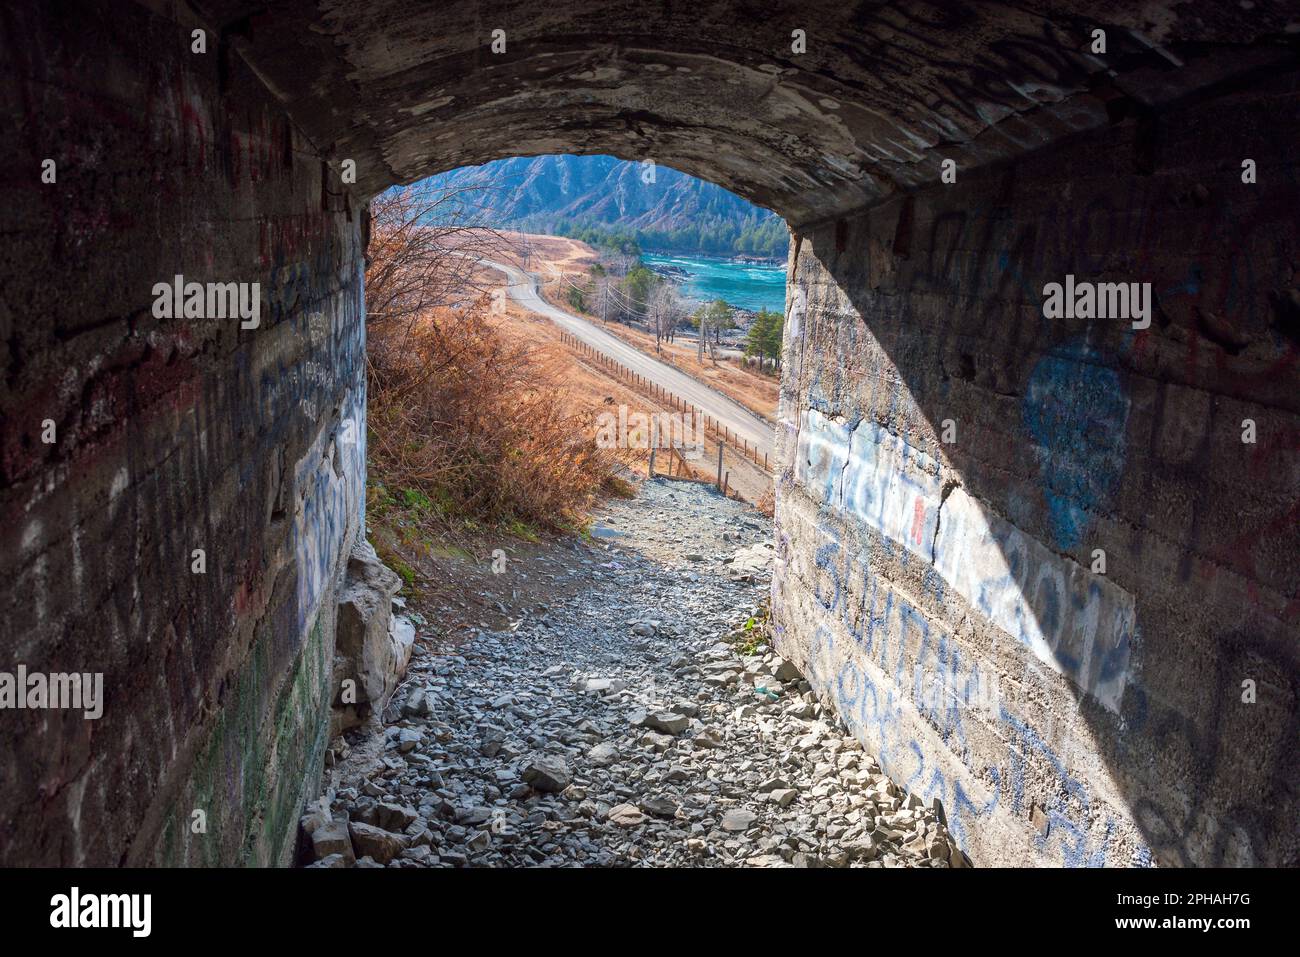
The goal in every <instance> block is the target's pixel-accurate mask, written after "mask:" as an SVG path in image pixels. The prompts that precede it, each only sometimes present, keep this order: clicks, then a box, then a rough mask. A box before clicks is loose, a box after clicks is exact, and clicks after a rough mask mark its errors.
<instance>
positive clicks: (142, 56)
mask: <svg viewBox="0 0 1300 957" xmlns="http://www.w3.org/2000/svg"><path fill="white" fill-rule="evenodd" d="M182 9H183V8H182ZM182 17H183V15H182ZM194 26H196V24H192V23H185V22H180V23H177V22H174V21H172V20H169V19H163V18H161V17H158V16H155V15H153V14H151V13H150V12H149V11H148V10H146V9H145V8H143V7H140V6H137V5H135V4H127V3H119V4H105V5H100V4H90V3H86V4H60V5H56V6H55V7H49V8H45V7H43V6H41V5H36V4H32V5H19V6H17V7H13V8H10V9H7V10H6V11H5V13H4V14H3V15H0V32H2V33H3V36H2V37H0V49H4V50H5V51H6V56H5V58H4V60H3V62H0V123H3V124H4V125H3V127H0V142H2V143H3V144H4V147H5V148H4V155H5V164H6V169H7V170H8V171H9V175H7V176H6V177H4V179H3V181H0V204H3V206H4V208H5V216H4V222H5V223H6V231H5V236H4V242H3V251H0V343H3V364H4V371H5V375H4V377H3V380H0V390H3V391H0V580H3V581H4V582H5V587H4V588H3V589H2V590H0V595H2V596H3V597H2V598H0V602H2V605H0V621H3V623H4V634H3V640H2V641H0V650H2V652H3V654H0V669H3V670H5V671H10V672H12V671H13V670H14V669H15V668H16V666H17V665H19V664H23V665H26V666H27V667H28V668H29V669H32V670H44V671H63V672H68V671H78V672H102V673H103V674H104V690H105V697H106V706H105V709H104V713H103V716H102V717H101V718H99V719H98V720H86V719H84V718H83V717H82V715H81V714H80V713H75V714H73V713H70V712H67V711H14V710H7V711H4V712H3V713H0V864H3V865H12V864H17V863H25V864H31V863H40V864H56V863H63V864H101V865H103V864H119V863H163V864H171V863H178V864H179V863H189V864H196V863H204V864H214V863H235V862H247V863H272V862H276V861H283V860H285V859H286V858H287V857H288V855H289V854H290V853H291V851H292V844H293V839H294V835H295V833H296V825H297V819H298V816H299V813H300V811H301V806H302V801H303V798H304V794H305V793H307V792H314V790H315V781H316V780H317V779H318V778H319V775H320V770H321V765H322V760H323V753H324V747H325V743H326V742H325V740H324V735H325V728H326V720H325V714H326V712H327V709H328V700H327V695H328V687H327V686H328V681H329V675H330V668H331V665H332V658H333V641H334V634H333V630H334V616H333V607H334V605H333V594H334V590H335V587H336V584H337V580H338V574H339V571H340V569H341V567H342V565H341V563H342V560H343V558H344V556H345V555H346V553H347V551H348V546H349V545H350V544H351V542H352V541H353V540H354V539H355V537H356V535H357V530H358V527H359V525H358V523H359V521H360V518H361V503H362V493H363V488H364V462H365V455H364V451H365V450H364V443H365V429H364V417H365V369H364V333H363V315H362V309H363V306H362V297H361V271H362V267H361V262H360V254H361V222H360V211H359V210H358V209H357V207H356V204H355V202H354V201H352V200H349V198H348V197H347V196H346V195H345V194H344V193H343V192H342V190H341V188H340V187H339V186H337V184H336V178H333V182H332V181H331V177H329V176H328V175H327V170H326V168H325V167H324V166H323V164H322V162H321V160H320V158H319V156H318V155H317V154H316V151H315V150H314V149H313V147H312V145H311V144H310V143H308V142H306V141H305V140H304V139H303V137H302V136H301V135H300V134H299V133H298V132H297V131H296V130H295V128H294V127H293V126H292V125H291V124H290V122H289V121H288V120H287V119H286V117H285V116H284V114H283V113H282V112H281V111H280V110H279V109H278V107H277V106H276V105H275V104H274V102H273V101H271V100H270V98H269V97H268V95H267V94H266V92H265V89H264V88H263V86H262V84H261V83H260V81H259V80H257V78H255V77H254V76H252V75H251V74H250V73H249V72H248V70H247V69H246V68H245V67H244V66H243V63H242V61H241V60H240V59H239V58H238V57H237V56H232V55H231V52H230V50H229V48H228V47H227V45H226V43H225V41H224V40H223V39H222V38H220V37H218V36H217V35H216V34H213V33H209V34H208V36H207V52H206V53H202V54H200V53H194V52H192V51H191V43H192V39H191V33H190V31H191V29H192V28H193V27H194ZM46 158H49V159H53V160H54V161H55V162H56V164H57V166H56V170H57V180H56V182H55V183H53V184H48V183H43V182H42V181H41V172H42V160H44V159H46ZM323 177H324V178H325V181H323ZM177 273H180V274H183V275H184V276H185V278H186V280H190V281H199V282H209V281H220V282H258V283H260V285H261V307H262V308H261V322H260V326H259V327H258V328H256V329H241V328H240V323H239V321H238V320H225V319H157V318H154V315H153V312H152V304H153V301H154V295H153V286H154V284H155V283H158V282H166V281H170V280H171V279H172V277H173V276H174V275H175V274H177ZM47 419H49V420H52V421H53V422H54V424H55V426H56V441H55V442H53V443H52V444H46V443H45V442H43V441H42V430H43V423H44V422H45V420H47ZM196 548H202V549H205V550H206V573H204V574H194V573H193V572H192V550H193V549H196ZM322 609H326V611H324V612H322ZM195 810H201V811H203V812H205V815H206V833H193V828H192V826H191V825H192V822H194V821H195V820H196V818H195V817H194V816H193V813H192V812H193V811H195Z"/></svg>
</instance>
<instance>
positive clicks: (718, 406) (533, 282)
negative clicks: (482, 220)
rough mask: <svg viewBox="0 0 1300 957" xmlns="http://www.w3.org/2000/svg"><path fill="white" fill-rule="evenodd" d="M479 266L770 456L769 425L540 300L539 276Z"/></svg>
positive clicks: (522, 300)
mask: <svg viewBox="0 0 1300 957" xmlns="http://www.w3.org/2000/svg"><path fill="white" fill-rule="evenodd" d="M483 265H485V266H490V267H491V268H492V269H495V270H497V271H498V272H503V273H505V275H506V277H507V278H508V279H509V280H510V285H509V290H510V296H511V298H512V299H514V300H515V301H516V302H517V303H519V304H520V305H521V306H523V307H524V308H525V309H529V310H531V311H532V312H535V313H537V314H538V315H542V316H546V317H547V318H548V319H550V320H551V321H552V322H554V323H555V324H556V325H558V326H560V327H561V328H562V329H564V330H565V331H566V332H569V333H572V334H573V335H574V336H576V337H577V338H578V339H581V340H582V341H583V342H585V343H586V344H587V345H589V346H591V347H592V348H593V349H596V350H597V351H598V352H602V353H604V354H605V355H607V356H609V357H610V358H612V359H616V360H618V361H619V362H621V363H622V364H623V365H624V367H626V368H628V369H631V370H633V371H634V372H637V373H639V374H640V375H643V376H645V377H646V378H647V379H649V380H651V381H652V382H656V383H658V384H659V385H661V386H663V387H664V388H665V389H667V390H668V391H669V392H673V393H675V394H676V395H677V396H678V397H680V398H682V399H685V400H686V401H687V402H689V403H691V404H693V405H695V406H696V407H697V408H699V409H702V410H703V411H704V412H705V413H707V414H708V416H709V417H710V418H712V419H716V420H717V421H719V422H721V423H723V424H724V425H726V426H727V428H729V429H730V430H731V431H732V433H734V434H735V435H738V436H740V437H741V438H743V439H746V440H747V441H748V442H749V443H750V445H752V446H754V447H755V448H757V449H758V454H759V455H763V454H767V455H769V456H771V455H772V453H773V443H774V440H775V434H774V431H773V429H772V427H771V426H770V425H768V424H767V423H766V422H764V421H763V420H762V419H760V418H759V417H758V416H756V415H754V414H753V413H752V412H750V411H749V410H748V409H746V408H744V407H743V406H741V405H739V404H738V403H736V402H734V401H732V400H731V399H729V398H727V397H726V396H725V395H723V394H722V393H720V392H718V391H716V390H714V389H711V388H709V387H708V386H707V385H704V384H703V383H702V382H700V381H699V380H697V379H693V378H691V377H690V376H688V375H687V374H686V373H684V372H681V371H679V370H678V369H675V368H673V367H672V366H670V365H668V364H667V363H666V362H660V361H659V360H658V359H655V358H652V357H651V356H648V355H646V354H645V353H644V352H642V351H641V350H640V349H637V348H636V347H635V346H630V345H628V344H627V343H626V342H624V341H623V340H622V339H620V338H618V337H617V336H614V335H611V334H610V333H608V332H606V331H605V330H604V329H601V328H600V327H599V326H597V325H594V324H592V323H590V322H588V321H587V320H586V319H582V318H580V317H578V316H575V315H573V314H572V313H568V312H565V311H564V310H563V309H557V308H556V307H555V306H552V305H551V304H550V303H549V302H547V301H546V300H545V299H543V298H542V294H541V293H540V292H539V291H538V288H537V282H538V279H537V276H536V275H535V274H533V273H525V272H524V271H523V270H521V269H517V268H515V267H514V266H509V265H506V264H505V263H500V262H495V261H493V260H490V259H484V260H483Z"/></svg>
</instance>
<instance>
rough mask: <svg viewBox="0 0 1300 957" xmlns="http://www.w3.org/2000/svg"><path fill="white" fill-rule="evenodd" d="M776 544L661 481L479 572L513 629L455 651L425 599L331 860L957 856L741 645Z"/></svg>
mask: <svg viewBox="0 0 1300 957" xmlns="http://www.w3.org/2000/svg"><path fill="white" fill-rule="evenodd" d="M770 542H771V528H770V524H769V522H768V521H767V520H766V519H765V518H764V517H763V516H762V515H760V514H759V513H757V512H756V511H754V510H753V509H750V508H748V507H746V506H745V505H743V504H742V503H739V502H736V501H734V500H730V499H725V498H723V497H722V496H720V495H718V494H716V493H715V492H712V491H711V490H709V489H708V488H707V487H703V486H697V485H684V484H680V483H669V482H646V483H644V484H643V485H642V486H641V490H640V494H639V496H638V497H637V498H636V499H634V500H614V501H610V502H608V503H606V504H605V505H603V506H602V507H601V508H600V510H599V512H598V514H597V521H596V524H595V525H594V528H593V537H592V540H591V541H590V542H578V541H576V540H567V542H565V543H558V542H557V543H553V544H552V545H549V546H546V547H543V548H539V549H537V550H535V551H533V550H529V554H528V555H527V556H525V560H524V561H522V562H520V563H519V564H514V563H513V562H510V561H507V562H506V563H505V565H504V567H503V568H502V570H501V571H500V573H499V574H496V575H494V576H493V577H492V579H491V582H493V583H494V584H492V585H489V584H488V581H489V580H487V579H485V578H483V577H480V578H478V579H476V580H475V586H476V587H477V586H480V585H481V586H482V587H483V589H484V590H486V591H489V592H490V593H492V594H495V595H496V596H497V599H496V600H500V606H499V607H501V608H504V609H505V610H506V618H507V622H506V623H504V624H502V625H499V626H496V627H493V628H492V629H491V630H486V629H484V630H478V629H474V630H470V631H467V632H465V631H462V632H461V633H460V634H459V635H457V636H455V637H456V638H457V639H458V640H456V641H452V640H450V639H451V637H452V636H450V635H446V634H444V633H443V632H442V627H441V624H440V622H441V620H442V619H441V615H442V611H441V609H439V608H438V607H436V606H428V605H422V606H421V609H420V614H421V618H422V621H423V622H424V624H423V625H422V626H421V629H420V632H421V638H420V642H419V646H418V649H417V654H416V656H415V658H414V659H413V661H412V665H411V669H410V671H409V673H408V675H407V678H406V680H405V681H404V683H403V685H402V686H401V688H400V689H399V691H398V693H397V695H396V696H395V698H394V701H393V703H392V704H391V705H390V714H391V715H392V718H393V721H392V723H391V724H390V725H389V726H388V727H387V728H386V729H385V730H384V731H382V732H379V733H372V734H370V735H369V736H368V737H367V736H366V735H364V734H363V733H361V732H356V733H354V735H353V738H354V740H353V741H352V743H351V745H349V747H348V748H345V749H341V750H339V752H338V753H337V755H336V756H337V757H339V758H340V759H341V761H340V762H339V763H338V764H337V766H336V767H335V768H334V769H333V771H332V774H331V779H332V780H331V791H330V792H329V793H328V794H327V796H326V798H325V801H326V803H327V804H328V807H329V811H328V815H327V814H326V812H325V811H323V810H322V811H316V812H314V818H313V819H314V821H315V823H314V825H313V826H312V831H311V833H312V840H313V844H314V846H315V847H316V848H317V850H318V852H319V854H320V861H319V863H318V865H317V866H322V867H324V866H330V867H334V866H338V867H343V866H348V865H349V864H350V863H352V862H353V861H354V860H356V861H357V862H358V863H360V864H363V865H366V866H379V865H386V866H390V867H448V866H533V865H535V866H547V867H552V866H587V865H598V866H599V865H615V866H632V865H643V866H728V865H742V864H743V865H747V866H762V867H783V866H867V867H885V866H936V867H946V866H950V862H952V861H956V862H958V863H959V864H960V863H962V862H961V858H960V855H959V854H957V853H955V851H954V845H953V844H952V843H951V842H950V840H949V838H948V837H947V834H946V831H945V830H944V828H943V826H942V825H941V824H940V823H938V820H939V818H940V816H941V815H942V810H941V809H940V808H937V807H936V808H923V807H921V806H920V802H919V800H918V799H916V798H908V797H906V796H905V795H903V793H902V792H901V791H900V790H899V788H898V787H897V785H896V784H895V783H893V782H890V781H889V779H888V778H887V777H885V775H884V774H883V773H881V770H880V768H879V766H878V765H877V763H876V762H875V761H874V760H873V759H872V758H871V757H870V756H869V755H867V754H865V753H863V751H862V750H861V748H860V747H859V746H858V744H857V743H856V741H854V739H853V738H852V737H850V736H848V735H847V734H846V733H845V731H844V730H843V728H842V727H841V726H840V724H839V722H838V719H837V717H836V716H835V714H834V713H833V712H831V711H828V710H827V709H826V708H825V706H824V704H823V702H821V701H819V700H817V699H816V697H814V695H813V694H812V693H811V692H810V689H809V686H808V684H807V682H806V681H804V680H803V677H802V676H801V675H799V674H798V672H797V671H796V670H795V669H794V668H793V667H792V666H791V665H790V664H789V663H788V662H785V661H783V660H781V659H780V658H778V657H776V656H775V655H773V654H772V653H771V651H770V650H769V649H767V648H766V647H765V646H763V645H762V644H761V641H760V640H759V639H757V638H755V633H754V632H753V631H748V632H746V631H744V630H740V631H737V628H736V626H737V625H738V624H741V623H744V622H745V621H746V620H747V619H749V618H750V617H751V616H753V615H755V614H758V613H759V609H760V605H761V603H762V601H763V598H764V596H765V595H766V593H767V590H768V585H769V567H770V562H771V545H770ZM537 586H541V587H537ZM548 586H549V587H548ZM521 591H526V592H527V597H526V599H525V601H524V602H523V603H522V604H521V603H518V602H516V603H515V604H514V606H510V605H507V604H506V603H505V601H504V600H503V599H504V597H505V595H506V594H507V593H510V594H512V595H517V594H519V593H520V592H521ZM493 600H494V599H493V598H491V597H490V596H489V598H488V600H487V604H488V605H489V606H491V605H492V602H493ZM733 633H734V634H733ZM729 636H733V637H734V639H735V640H734V641H728V640H724V639H727V638H728V637H729ZM737 642H739V643H737ZM311 817H312V816H311V815H309V818H311Z"/></svg>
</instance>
